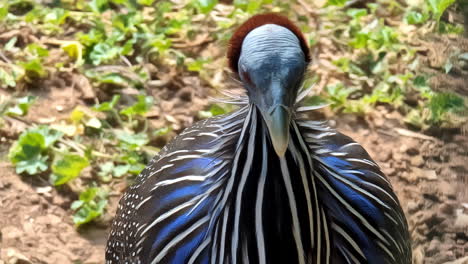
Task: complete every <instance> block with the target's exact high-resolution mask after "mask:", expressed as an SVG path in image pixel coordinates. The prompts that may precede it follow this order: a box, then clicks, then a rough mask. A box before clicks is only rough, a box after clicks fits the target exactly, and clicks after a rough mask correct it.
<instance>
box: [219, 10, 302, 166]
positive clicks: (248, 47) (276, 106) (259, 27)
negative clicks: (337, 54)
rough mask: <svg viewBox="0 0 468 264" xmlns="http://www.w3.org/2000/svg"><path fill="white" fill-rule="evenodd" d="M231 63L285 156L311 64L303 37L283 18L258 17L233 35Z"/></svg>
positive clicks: (275, 143)
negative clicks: (296, 107)
mask: <svg viewBox="0 0 468 264" xmlns="http://www.w3.org/2000/svg"><path fill="white" fill-rule="evenodd" d="M228 60H229V66H230V68H231V70H232V71H234V72H235V73H237V74H238V76H239V79H240V80H241V81H242V83H243V85H244V87H245V88H246V89H247V93H248V96H249V100H250V102H251V103H252V104H253V105H255V106H256V107H257V108H258V109H259V110H260V113H261V115H262V117H263V119H264V121H265V123H266V125H267V127H268V131H269V134H270V139H271V141H272V144H273V147H274V149H275V151H276V153H277V154H278V156H280V157H282V156H284V153H285V152H286V149H287V147H288V143H289V126H290V122H291V115H292V108H293V106H294V102H295V99H296V96H297V93H298V90H299V87H300V86H301V83H302V81H303V76H304V73H305V71H306V68H307V64H308V63H309V61H310V55H309V48H308V47H307V42H306V41H305V38H304V36H303V35H302V33H301V31H300V30H299V28H298V27H297V26H295V25H294V24H293V23H292V22H291V21H290V20H288V19H287V18H285V17H283V16H280V15H278V14H262V15H256V16H253V17H252V18H250V19H249V20H247V21H246V22H244V24H242V25H241V26H240V27H239V28H238V29H237V30H236V32H235V33H234V35H233V36H232V38H231V40H230V43H229V49H228Z"/></svg>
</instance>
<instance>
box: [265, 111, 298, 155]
mask: <svg viewBox="0 0 468 264" xmlns="http://www.w3.org/2000/svg"><path fill="white" fill-rule="evenodd" d="M261 113H262V116H263V119H264V120H265V123H266V125H267V127H268V131H269V132H270V138H271V143H272V144H273V148H274V149H275V152H276V154H278V156H279V157H283V156H284V154H285V153H286V150H287V149H288V144H289V124H290V122H291V114H290V111H289V110H288V108H287V107H286V106H284V105H276V106H274V107H273V108H272V110H271V112H269V113H265V112H263V111H261Z"/></svg>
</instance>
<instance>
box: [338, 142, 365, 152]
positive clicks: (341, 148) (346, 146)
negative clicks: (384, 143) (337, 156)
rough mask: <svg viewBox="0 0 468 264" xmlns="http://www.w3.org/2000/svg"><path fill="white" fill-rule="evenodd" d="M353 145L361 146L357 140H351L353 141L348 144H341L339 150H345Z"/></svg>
mask: <svg viewBox="0 0 468 264" xmlns="http://www.w3.org/2000/svg"><path fill="white" fill-rule="evenodd" d="M352 146H360V145H359V143H357V142H351V143H348V144H345V145H343V146H341V147H340V148H339V149H338V150H340V151H343V149H345V148H349V147H352Z"/></svg>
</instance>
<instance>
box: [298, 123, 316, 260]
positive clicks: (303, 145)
mask: <svg viewBox="0 0 468 264" xmlns="http://www.w3.org/2000/svg"><path fill="white" fill-rule="evenodd" d="M292 124H293V127H294V130H295V131H296V134H297V135H300V131H299V128H298V126H297V125H296V123H295V122H292ZM298 139H299V144H300V145H301V148H302V151H303V152H304V153H305V154H306V157H307V163H308V165H309V168H310V170H313V165H312V157H311V156H310V152H309V149H308V148H307V145H306V143H305V142H304V140H303V139H302V136H300V137H298ZM310 180H311V182H312V190H313V192H314V201H315V212H319V210H320V209H319V204H318V200H319V199H318V197H317V189H316V185H315V177H313V175H310ZM316 216H317V219H316V223H317V231H316V233H317V241H318V242H317V244H320V240H319V239H320V234H321V233H322V230H321V227H322V226H321V220H320V215H319V214H318V213H317V214H316ZM320 262H321V261H318V263H320Z"/></svg>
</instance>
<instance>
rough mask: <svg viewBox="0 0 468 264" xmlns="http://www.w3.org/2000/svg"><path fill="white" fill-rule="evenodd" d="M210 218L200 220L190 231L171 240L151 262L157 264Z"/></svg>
mask: <svg viewBox="0 0 468 264" xmlns="http://www.w3.org/2000/svg"><path fill="white" fill-rule="evenodd" d="M209 219H210V218H209V216H205V217H203V218H202V219H200V220H198V221H197V222H196V223H195V224H193V225H192V226H191V227H190V228H189V229H187V230H185V231H184V232H182V233H180V234H179V235H178V236H176V237H175V238H174V239H172V240H171V242H169V243H168V244H167V245H166V246H165V247H164V248H163V250H161V251H160V252H159V254H158V255H157V256H156V257H155V258H154V259H153V261H151V264H156V263H158V262H159V261H160V260H161V259H162V258H164V257H165V256H166V254H167V252H168V251H169V250H170V249H171V248H172V247H173V246H175V245H177V243H179V242H180V241H182V240H183V239H184V238H185V237H187V236H188V235H190V234H191V233H192V232H194V231H195V230H197V229H198V228H199V227H200V226H201V225H203V224H204V223H206V222H207V221H208V220H209Z"/></svg>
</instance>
